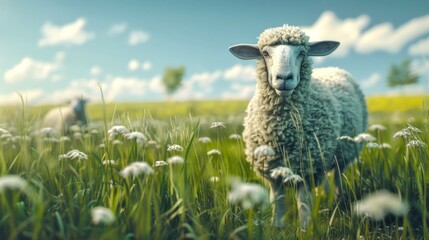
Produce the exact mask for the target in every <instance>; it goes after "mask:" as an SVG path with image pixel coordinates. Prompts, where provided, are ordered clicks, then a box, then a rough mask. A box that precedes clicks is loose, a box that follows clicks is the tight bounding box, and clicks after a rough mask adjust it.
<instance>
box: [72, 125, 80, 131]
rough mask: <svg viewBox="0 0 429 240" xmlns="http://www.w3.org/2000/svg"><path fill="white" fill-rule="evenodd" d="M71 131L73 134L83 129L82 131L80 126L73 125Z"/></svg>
mask: <svg viewBox="0 0 429 240" xmlns="http://www.w3.org/2000/svg"><path fill="white" fill-rule="evenodd" d="M70 131H72V132H80V131H81V129H80V126H79V125H72V126H70Z"/></svg>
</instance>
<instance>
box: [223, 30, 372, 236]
mask: <svg viewBox="0 0 429 240" xmlns="http://www.w3.org/2000/svg"><path fill="white" fill-rule="evenodd" d="M308 39H309V38H308V37H307V36H306V35H305V33H304V32H302V31H301V29H299V28H298V27H293V26H288V25H284V26H283V27H277V28H271V29H267V30H265V31H264V32H263V33H262V34H261V35H260V37H259V42H258V44H257V45H254V44H239V45H235V46H232V47H230V51H231V53H232V54H233V55H235V56H236V57H238V58H240V59H244V60H250V59H257V62H256V78H257V83H256V92H255V95H254V96H253V98H252V99H251V101H250V103H249V106H248V107H247V110H246V112H247V116H246V117H245V119H244V131H243V140H244V141H245V144H246V147H245V153H246V157H247V161H248V162H249V163H251V164H252V166H253V167H254V170H255V171H256V172H257V173H258V174H260V175H261V176H263V177H264V178H266V179H268V180H269V182H270V188H271V192H272V196H271V197H272V201H273V202H274V216H273V218H274V219H273V221H274V225H275V226H277V227H282V226H284V225H285V222H284V219H283V218H284V215H285V212H286V209H285V208H286V206H287V205H286V204H285V202H284V194H285V191H286V189H287V186H290V185H291V183H294V184H292V185H295V186H296V196H297V202H298V211H299V218H300V222H301V228H303V229H306V228H307V227H308V224H309V220H310V215H311V208H312V199H311V191H310V189H309V184H310V183H311V180H312V179H314V180H315V182H316V184H317V183H319V182H320V181H321V179H323V178H324V176H325V174H326V172H327V171H330V170H332V169H340V171H342V170H343V169H344V168H345V167H346V166H347V165H348V163H350V162H351V161H353V160H354V159H355V158H356V157H357V151H356V145H355V143H353V142H345V141H339V140H337V138H338V137H340V136H354V135H357V134H359V133H362V132H364V131H365V130H366V127H367V117H368V113H367V108H366V104H365V99H364V96H363V94H362V92H361V90H360V89H359V87H358V85H357V84H356V83H355V82H354V81H353V79H352V77H351V76H350V75H349V74H348V73H347V72H346V71H344V70H341V69H339V68H320V69H314V70H312V61H311V58H310V56H326V55H328V54H330V53H331V52H333V51H334V50H335V49H336V48H337V47H338V45H339V43H338V42H334V41H321V42H309V41H308ZM358 148H360V146H358ZM337 179H338V178H337Z"/></svg>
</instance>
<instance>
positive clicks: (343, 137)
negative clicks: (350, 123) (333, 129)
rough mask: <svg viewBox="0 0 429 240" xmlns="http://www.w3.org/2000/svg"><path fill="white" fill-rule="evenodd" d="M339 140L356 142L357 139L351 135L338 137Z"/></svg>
mask: <svg viewBox="0 0 429 240" xmlns="http://www.w3.org/2000/svg"><path fill="white" fill-rule="evenodd" d="M337 140H340V141H350V142H354V141H355V140H354V139H353V138H352V137H349V136H341V137H337Z"/></svg>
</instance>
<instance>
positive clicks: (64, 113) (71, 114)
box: [43, 97, 88, 134]
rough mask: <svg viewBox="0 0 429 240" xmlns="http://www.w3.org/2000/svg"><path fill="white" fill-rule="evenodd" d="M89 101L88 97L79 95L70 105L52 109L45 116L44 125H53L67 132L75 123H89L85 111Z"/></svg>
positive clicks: (81, 124)
mask: <svg viewBox="0 0 429 240" xmlns="http://www.w3.org/2000/svg"><path fill="white" fill-rule="evenodd" d="M87 102H88V100H87V99H85V98H83V97H77V98H74V99H73V100H72V101H71V102H70V105H68V106H64V107H58V108H55V109H52V110H51V111H49V112H48V113H47V114H46V116H45V117H44V119H43V127H51V128H53V129H55V130H57V131H60V132H61V133H63V134H65V133H68V132H69V130H70V127H71V126H73V125H80V126H83V125H87V124H88V119H87V117H86V112H85V105H86V103H87Z"/></svg>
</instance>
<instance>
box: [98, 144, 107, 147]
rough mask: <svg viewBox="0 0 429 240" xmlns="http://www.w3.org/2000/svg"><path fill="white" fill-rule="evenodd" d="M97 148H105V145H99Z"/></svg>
mask: <svg viewBox="0 0 429 240" xmlns="http://www.w3.org/2000/svg"><path fill="white" fill-rule="evenodd" d="M98 148H106V144H104V143H100V145H98Z"/></svg>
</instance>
